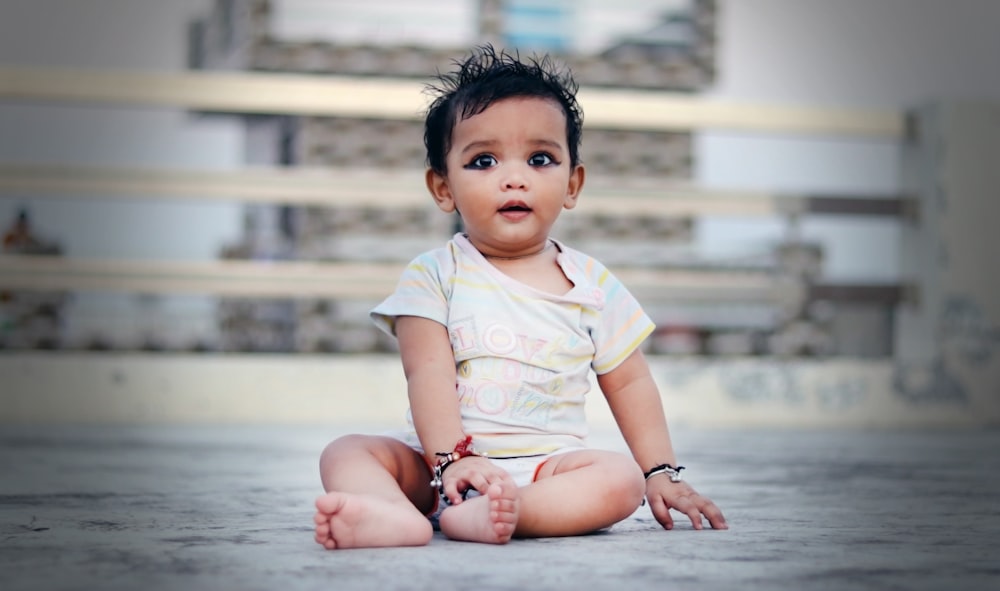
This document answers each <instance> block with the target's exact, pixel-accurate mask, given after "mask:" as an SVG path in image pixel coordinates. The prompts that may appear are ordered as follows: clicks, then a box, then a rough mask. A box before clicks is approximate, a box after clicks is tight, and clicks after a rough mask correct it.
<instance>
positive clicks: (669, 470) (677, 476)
mask: <svg viewBox="0 0 1000 591" xmlns="http://www.w3.org/2000/svg"><path fill="white" fill-rule="evenodd" d="M683 469H684V466H677V467H676V468H674V467H673V466H671V465H670V464H660V465H659V466H657V467H655V468H653V469H651V470H650V471H649V472H646V473H645V474H643V476H644V477H645V478H646V480H649V479H650V477H652V476H656V475H657V474H666V475H667V476H669V477H670V482H680V481H681V470H683Z"/></svg>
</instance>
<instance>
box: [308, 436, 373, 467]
mask: <svg viewBox="0 0 1000 591" xmlns="http://www.w3.org/2000/svg"><path fill="white" fill-rule="evenodd" d="M371 439H372V437H371V436H369V435H358V434H351V435H344V436H342V437H338V438H337V439H334V440H333V441H331V442H330V443H328V444H327V445H326V447H325V448H323V453H321V454H320V456H319V462H320V465H322V466H327V465H330V464H332V463H336V462H337V461H339V460H342V459H346V458H350V457H355V456H357V455H358V454H369V453H371V447H372V441H371Z"/></svg>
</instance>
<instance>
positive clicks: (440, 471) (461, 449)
mask: <svg viewBox="0 0 1000 591" xmlns="http://www.w3.org/2000/svg"><path fill="white" fill-rule="evenodd" d="M434 455H436V456H437V457H438V461H437V463H436V464H434V479H433V480H431V486H433V487H436V488H437V489H438V490H440V491H441V492H444V470H445V468H447V467H448V466H450V465H452V464H453V463H455V462H457V461H458V460H461V459H462V458H467V457H469V456H481V455H482V454H480V453H478V452H476V450H475V449H473V447H472V435H466V436H465V438H463V439H459V440H458V443H456V444H455V449H453V450H452V451H449V452H442V451H439V452H437V453H435V454H434Z"/></svg>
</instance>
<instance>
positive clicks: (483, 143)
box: [461, 140, 498, 154]
mask: <svg viewBox="0 0 1000 591" xmlns="http://www.w3.org/2000/svg"><path fill="white" fill-rule="evenodd" d="M497 143H498V142H497V141H496V140H476V141H474V142H469V143H468V144H466V146H465V147H464V148H462V151H461V154H467V153H469V152H474V151H477V150H488V149H490V148H492V147H494V146H496V145H497Z"/></svg>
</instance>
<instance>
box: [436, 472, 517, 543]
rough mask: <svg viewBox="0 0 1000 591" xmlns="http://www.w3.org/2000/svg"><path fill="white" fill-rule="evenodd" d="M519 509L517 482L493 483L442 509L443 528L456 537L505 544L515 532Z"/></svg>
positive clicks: (445, 531) (469, 540)
mask: <svg viewBox="0 0 1000 591" xmlns="http://www.w3.org/2000/svg"><path fill="white" fill-rule="evenodd" d="M520 510H521V507H520V499H519V498H518V490H517V486H515V485H514V484H513V483H510V482H505V483H502V484H501V483H497V484H493V485H491V486H490V488H489V489H488V490H487V491H486V494H485V495H482V496H478V497H472V498H470V499H468V500H466V501H463V502H461V503H460V504H458V505H454V506H452V507H448V508H447V509H445V510H444V511H442V512H441V521H440V523H441V531H442V532H444V534H445V535H446V536H448V537H449V538H451V539H453V540H465V541H467V542H482V543H485V544H506V543H507V542H509V541H510V538H511V536H513V535H514V528H516V527H517V518H518V516H519V514H520Z"/></svg>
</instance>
